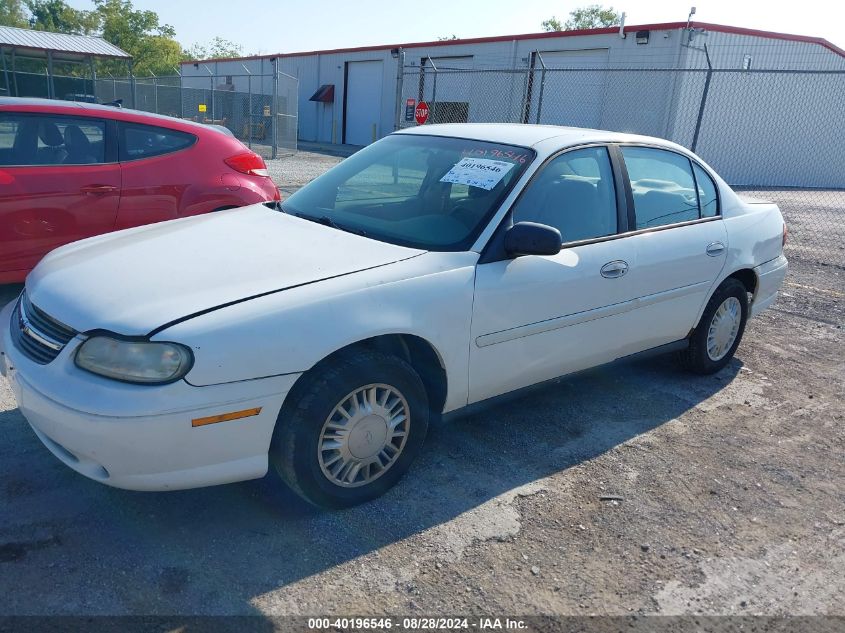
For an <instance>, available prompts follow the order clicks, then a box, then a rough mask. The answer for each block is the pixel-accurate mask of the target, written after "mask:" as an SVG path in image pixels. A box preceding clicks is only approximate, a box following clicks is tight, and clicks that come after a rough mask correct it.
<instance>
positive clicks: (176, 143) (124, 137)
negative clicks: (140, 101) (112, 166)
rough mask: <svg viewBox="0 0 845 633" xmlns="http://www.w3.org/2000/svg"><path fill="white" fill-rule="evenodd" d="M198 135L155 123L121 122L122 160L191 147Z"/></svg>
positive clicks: (136, 158) (137, 158)
mask: <svg viewBox="0 0 845 633" xmlns="http://www.w3.org/2000/svg"><path fill="white" fill-rule="evenodd" d="M196 140H197V137H196V136H194V135H193V134H188V133H187V132H179V131H177V130H170V129H167V128H163V127H156V126H153V125H142V124H138V123H121V143H120V152H119V156H120V160H121V161H122V162H123V161H130V160H140V159H142V158H150V157H152V156H161V155H162V154H170V153H172V152H178V151H179V150H182V149H185V148H186V147H190V146H191V145H193V144H194V143H195V142H196Z"/></svg>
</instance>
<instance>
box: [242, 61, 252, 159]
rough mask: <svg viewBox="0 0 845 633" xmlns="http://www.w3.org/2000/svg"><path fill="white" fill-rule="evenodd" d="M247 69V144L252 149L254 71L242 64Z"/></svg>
mask: <svg viewBox="0 0 845 633" xmlns="http://www.w3.org/2000/svg"><path fill="white" fill-rule="evenodd" d="M241 66H243V68H244V70H245V71H246V86H247V93H248V95H249V96H248V102H247V108H248V109H247V113H246V146H247V147H248V148H249V149H252V73H251V72H249V68H247V67H246V65H245V64H241Z"/></svg>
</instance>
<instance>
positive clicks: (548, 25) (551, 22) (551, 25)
mask: <svg viewBox="0 0 845 633" xmlns="http://www.w3.org/2000/svg"><path fill="white" fill-rule="evenodd" d="M543 30H544V31H562V30H563V23H562V22H561V21H560V20H558V19H557V17H555V16H552V17H550V18H549V19H548V20H543Z"/></svg>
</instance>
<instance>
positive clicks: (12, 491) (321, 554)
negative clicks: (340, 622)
mask: <svg viewBox="0 0 845 633" xmlns="http://www.w3.org/2000/svg"><path fill="white" fill-rule="evenodd" d="M740 366H741V363H740V362H739V361H738V360H734V361H733V362H732V363H731V364H730V365H729V366H728V367H727V368H725V369H724V370H723V371H722V372H720V374H718V375H716V376H711V377H693V376H690V375H689V374H685V373H683V372H681V371H679V370H678V369H677V367H676V365H675V364H674V362H673V361H672V359H670V358H656V359H651V360H647V361H638V362H632V363H628V364H622V365H614V366H610V367H605V368H599V369H596V370H592V371H590V372H586V373H584V374H580V375H578V376H575V377H570V378H567V379H563V380H560V381H558V382H556V383H552V384H550V385H548V386H545V387H543V388H541V389H538V390H536V391H534V392H532V393H530V394H529V395H527V396H525V397H522V398H519V399H515V400H512V401H510V402H507V403H504V404H501V405H499V406H497V407H495V408H491V409H488V410H485V411H483V412H480V413H476V414H474V415H472V416H469V417H466V418H463V419H459V420H456V421H454V422H452V423H449V424H443V425H440V426H435V427H434V428H432V430H431V433H430V435H429V438H428V440H427V444H426V447H425V450H424V453H423V455H422V456H421V458H420V459H419V461H418V463H417V464H416V465H415V467H414V468H413V469H412V470H411V472H410V473H409V474H408V475H407V476H406V477H405V478H404V480H403V481H402V482H401V483H400V484H399V485H398V486H397V487H396V488H394V489H393V490H392V491H390V492H389V493H388V494H387V495H386V496H384V497H383V498H381V499H378V500H376V501H375V502H372V503H369V504H366V505H364V506H361V507H358V508H353V509H350V510H345V511H341V512H323V511H319V510H316V509H313V508H311V507H310V506H307V505H306V504H305V503H304V502H302V501H300V500H299V498H298V497H296V496H295V495H293V494H292V493H290V492H289V491H288V490H287V489H285V488H283V487H282V486H281V484H279V483H277V481H276V479H275V477H274V476H267V477H265V478H264V479H262V480H258V481H254V482H245V483H241V484H232V485H228V486H219V487H216V488H207V489H199V490H192V491H182V492H172V493H139V492H128V491H123V490H116V489H112V488H108V487H106V486H103V485H101V484H98V483H94V482H92V481H89V480H87V479H85V478H84V477H82V476H80V475H77V474H76V473H74V472H73V471H71V470H69V469H68V468H66V467H65V466H63V465H62V464H60V463H59V462H58V461H57V460H56V459H55V458H53V457H52V455H50V454H49V452H48V451H47V450H46V449H45V448H43V447H42V446H41V444H40V443H39V442H38V440H37V439H36V437H35V436H34V434H33V433H32V431H31V430H30V429H29V428H28V426H27V424H26V422H25V420H24V419H23V417H22V416H21V414H20V412H19V411H18V410H17V409H14V408H12V409H11V410H6V411H3V412H0V501H1V502H0V614H49V613H53V614H84V615H94V614H182V615H188V614H202V615H216V614H255V613H257V609H256V608H255V607H254V606H253V600H254V599H256V598H257V597H259V596H262V595H264V594H267V593H268V592H273V591H276V590H278V589H280V588H283V587H285V586H288V585H291V584H292V583H296V582H297V581H299V580H301V579H304V578H307V577H309V576H312V575H315V574H320V573H321V572H323V571H325V570H328V569H330V568H333V567H335V566H337V565H340V564H342V563H345V562H348V561H352V560H354V559H356V558H357V557H360V556H362V555H364V554H367V553H371V552H374V551H375V550H378V549H379V548H382V547H383V546H386V545H389V544H391V543H396V542H398V541H401V540H403V539H405V538H407V537H409V536H411V535H414V534H417V533H419V532H422V531H425V530H427V529H429V528H432V527H434V526H439V525H441V524H446V523H448V522H450V521H452V520H453V519H455V518H456V517H458V516H460V515H462V514H464V513H466V512H468V511H471V510H473V509H475V508H477V507H478V506H480V505H482V504H484V503H485V502H487V501H489V500H491V499H493V498H495V497H497V496H499V495H502V494H504V493H506V492H508V491H511V490H513V489H514V488H517V487H520V486H523V485H524V484H527V483H530V482H534V481H536V480H538V479H541V478H543V477H546V476H549V475H552V474H554V473H557V472H560V471H563V470H565V469H568V468H571V467H573V466H575V465H578V464H580V463H582V462H584V461H586V460H590V459H592V458H594V457H596V456H598V455H600V454H602V453H604V452H605V451H607V450H609V449H612V448H613V447H615V446H617V445H619V444H621V443H623V442H625V441H627V440H629V439H631V438H632V437H635V436H637V435H639V434H642V433H645V432H647V431H649V430H650V429H653V428H655V427H657V426H660V425H662V424H665V423H666V422H668V421H670V420H673V419H675V418H677V417H679V416H680V415H682V414H683V413H684V412H685V411H687V410H689V409H690V408H693V407H694V406H695V405H696V404H698V403H699V402H701V401H703V400H705V399H707V398H709V397H710V396H712V395H713V394H714V393H715V392H717V391H718V390H720V389H721V388H722V387H723V386H724V385H726V384H727V383H728V382H730V381H731V380H733V378H734V377H735V376H736V374H737V372H738V371H739V368H740ZM4 391H5V393H3V392H4ZM8 392H9V389H8V386H7V384H6V383H5V381H3V382H0V395H2V396H3V398H4V402H8V401H9V400H8V397H9V393H8ZM11 406H12V407H14V405H11ZM476 528H477V529H478V531H479V532H483V528H484V526H481V525H478V526H471V527H470V528H469V530H470V531H472V530H474V529H476ZM462 529H466V527H464V528H462ZM464 536H465V537H466V538H468V539H469V540H470V541H471V540H472V538H473V534H468V535H464ZM47 577H49V582H45V578H47ZM314 609H315V607H314V606H313V605H312V607H311V609H310V611H314ZM291 610H293V607H292V608H291ZM318 610H319V609H318ZM303 611H304V612H308V611H309V609H307V608H304V607H303ZM267 628H268V630H269V629H270V628H272V624H271V622H270V621H268V622H267Z"/></svg>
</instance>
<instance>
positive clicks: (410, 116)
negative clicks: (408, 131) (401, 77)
mask: <svg viewBox="0 0 845 633" xmlns="http://www.w3.org/2000/svg"><path fill="white" fill-rule="evenodd" d="M416 109H417V100H416V99H408V100H407V101H405V120H406V121H407V122H408V123H411V122H413V120H414V110H416Z"/></svg>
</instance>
